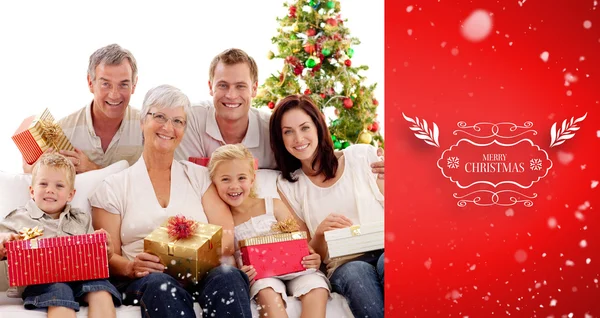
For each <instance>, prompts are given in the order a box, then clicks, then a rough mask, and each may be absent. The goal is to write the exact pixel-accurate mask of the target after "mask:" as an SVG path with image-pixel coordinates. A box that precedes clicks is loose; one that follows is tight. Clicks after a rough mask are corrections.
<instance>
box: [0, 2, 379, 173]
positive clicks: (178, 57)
mask: <svg viewBox="0 0 600 318" xmlns="http://www.w3.org/2000/svg"><path fill="white" fill-rule="evenodd" d="M322 1H323V0H322ZM283 2H284V1H282V0H262V1H248V0H220V1H168V2H167V1H160V2H159V1H113V0H104V1H93V2H92V1H60V0H53V1H10V2H9V1H2V2H0V43H1V44H0V98H1V99H0V100H1V101H0V104H1V105H2V107H1V109H2V113H1V114H2V116H1V117H0V118H2V120H3V121H4V123H3V124H2V125H0V149H1V153H2V155H1V156H0V170H3V171H10V172H19V171H21V156H20V153H19V151H18V149H17V147H16V146H15V145H14V143H13V141H12V139H11V136H12V135H13V133H14V131H15V130H16V129H17V127H18V126H19V124H20V122H21V121H22V119H24V118H25V117H27V116H30V115H34V114H36V113H39V112H41V111H42V110H43V109H44V108H46V107H48V108H49V109H50V111H51V112H52V114H53V115H54V117H55V118H61V117H63V116H65V115H68V114H70V113H71V112H73V111H75V110H77V109H79V108H81V107H83V106H84V105H85V104H86V103H89V102H90V101H91V98H92V95H91V93H90V92H89V91H88V89H87V84H86V72H87V65H88V59H89V56H90V54H92V53H93V52H94V51H95V50H96V49H98V48H100V47H102V46H104V45H107V44H111V43H118V44H119V45H121V46H123V47H124V48H126V49H129V50H130V51H131V52H132V53H133V54H134V56H135V57H136V59H137V61H138V67H139V83H138V86H137V90H136V93H135V94H134V95H133V96H132V99H131V104H132V105H133V106H135V107H138V108H139V107H141V103H142V100H143V97H144V95H145V93H146V91H147V90H148V89H149V88H151V87H154V86H156V85H160V84H165V83H166V84H171V85H174V86H177V87H179V88H181V89H182V90H183V91H184V92H185V93H186V94H188V96H189V97H190V99H191V100H192V102H194V101H198V100H203V99H208V98H209V97H210V96H209V95H208V87H207V84H206V83H207V81H208V75H207V73H208V66H209V63H210V60H211V59H212V57H213V56H214V55H216V54H217V53H219V52H221V51H223V50H224V49H226V48H229V47H238V48H241V49H243V50H245V51H246V52H248V54H250V55H251V56H253V57H254V58H255V59H256V60H257V63H258V66H259V82H260V83H262V81H263V80H264V79H265V78H266V77H267V76H268V75H269V74H271V73H275V72H276V71H278V70H280V69H281V67H282V66H283V64H282V63H283V61H282V60H272V61H269V60H268V59H267V58H266V55H267V52H268V51H269V50H270V49H274V48H275V46H274V45H272V44H271V37H273V36H274V35H275V34H276V28H277V26H278V23H277V22H276V21H275V18H276V17H279V16H283V15H284V14H286V12H287V10H286V9H285V8H283ZM383 2H384V1H383V0H375V1H369V2H366V1H357V0H341V5H342V18H347V19H348V22H347V23H346V26H347V27H349V28H350V31H351V35H352V36H355V37H358V38H359V39H360V40H361V42H362V44H361V45H359V46H357V47H355V48H354V51H355V55H354V57H353V58H352V60H353V61H352V62H353V65H361V64H366V65H368V66H369V67H370V69H369V71H367V72H365V73H364V74H365V75H366V76H367V77H368V79H367V84H371V83H378V89H377V91H376V97H377V99H378V100H379V101H380V107H379V108H380V114H379V118H380V120H381V123H382V125H383V101H384V98H383V79H384V66H383V57H384V51H383V48H384V43H383V42H384V21H383V12H384V11H383V10H384V8H383Z"/></svg>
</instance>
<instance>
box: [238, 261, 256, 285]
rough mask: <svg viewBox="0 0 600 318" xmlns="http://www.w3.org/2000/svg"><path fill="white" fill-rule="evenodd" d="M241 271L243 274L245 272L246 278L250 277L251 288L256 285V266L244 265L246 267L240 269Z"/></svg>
mask: <svg viewBox="0 0 600 318" xmlns="http://www.w3.org/2000/svg"><path fill="white" fill-rule="evenodd" d="M240 270H241V271H242V272H244V274H246V276H248V280H249V281H250V286H252V284H254V277H256V269H254V266H252V265H244V266H242V268H240Z"/></svg>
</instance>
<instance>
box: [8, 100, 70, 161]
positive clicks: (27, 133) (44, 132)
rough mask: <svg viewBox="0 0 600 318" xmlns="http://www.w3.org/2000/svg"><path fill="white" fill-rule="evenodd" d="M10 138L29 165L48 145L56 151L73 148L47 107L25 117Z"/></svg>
mask: <svg viewBox="0 0 600 318" xmlns="http://www.w3.org/2000/svg"><path fill="white" fill-rule="evenodd" d="M12 139H13V141H14V142H15V144H16V145H17V148H19V151H21V154H22V155H23V159H25V162H27V164H30V165H31V164H33V163H34V162H36V161H37V160H38V158H39V157H40V156H41V155H42V154H43V153H44V151H46V149H48V148H50V147H52V148H54V150H57V151H58V150H70V151H73V150H74V148H73V145H71V143H70V142H69V140H68V139H67V137H66V136H65V135H64V133H63V131H62V128H60V126H59V125H58V124H56V123H54V117H52V114H50V111H48V109H46V110H44V112H43V113H42V114H41V115H39V116H31V117H28V118H26V119H25V120H24V121H23V123H21V126H19V128H17V131H15V133H14V134H13V137H12Z"/></svg>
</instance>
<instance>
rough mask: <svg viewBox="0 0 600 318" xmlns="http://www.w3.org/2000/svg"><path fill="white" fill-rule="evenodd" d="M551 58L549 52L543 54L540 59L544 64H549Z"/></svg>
mask: <svg viewBox="0 0 600 318" xmlns="http://www.w3.org/2000/svg"><path fill="white" fill-rule="evenodd" d="M549 57H550V53H548V51H544V52H542V54H540V58H541V59H542V61H544V62H548V58H549Z"/></svg>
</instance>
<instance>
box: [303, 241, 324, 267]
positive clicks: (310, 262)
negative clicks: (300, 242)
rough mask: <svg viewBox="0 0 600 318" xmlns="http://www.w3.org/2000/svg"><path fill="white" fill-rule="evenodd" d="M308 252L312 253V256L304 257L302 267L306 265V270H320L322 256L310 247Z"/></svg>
mask: <svg viewBox="0 0 600 318" xmlns="http://www.w3.org/2000/svg"><path fill="white" fill-rule="evenodd" d="M308 250H309V251H310V255H308V256H304V257H303V258H302V265H304V268H306V269H309V268H315V269H319V267H320V266H321V255H319V254H318V253H317V252H315V250H314V249H313V248H312V247H310V246H309V247H308Z"/></svg>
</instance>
